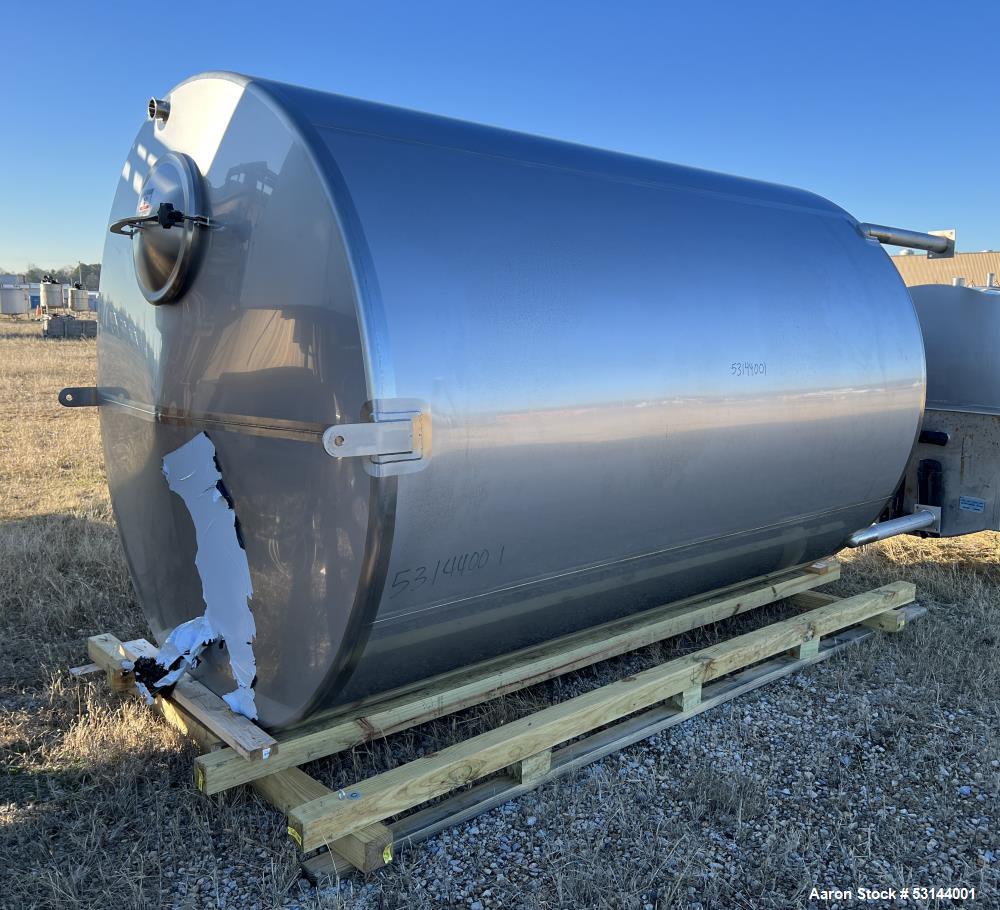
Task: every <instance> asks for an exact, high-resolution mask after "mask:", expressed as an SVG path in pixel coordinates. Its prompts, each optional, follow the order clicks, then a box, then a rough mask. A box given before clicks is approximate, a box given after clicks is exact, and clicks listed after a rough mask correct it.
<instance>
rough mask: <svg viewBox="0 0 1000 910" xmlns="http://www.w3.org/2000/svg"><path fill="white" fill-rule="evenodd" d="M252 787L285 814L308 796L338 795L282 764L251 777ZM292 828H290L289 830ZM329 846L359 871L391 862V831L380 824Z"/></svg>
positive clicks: (306, 799) (373, 868)
mask: <svg viewBox="0 0 1000 910" xmlns="http://www.w3.org/2000/svg"><path fill="white" fill-rule="evenodd" d="M252 786H253V788H254V789H255V790H256V791H257V792H258V793H259V794H260V795H261V796H263V797H264V799H266V800H267V801H268V802H269V803H270V804H271V805H272V806H274V807H275V808H277V809H279V810H280V811H281V812H284V813H285V815H287V814H288V813H289V812H291V811H292V810H294V809H296V808H298V807H299V806H301V805H302V804H304V803H308V802H310V801H311V800H315V799H322V798H324V797H330V798H334V799H336V798H337V794H336V793H335V792H334V791H333V790H331V789H330V788H329V787H327V786H326V785H325V784H322V783H320V782H319V781H318V780H316V778H314V777H310V776H309V775H308V774H306V772H305V771H303V770H302V769H301V768H285V769H284V770H282V771H276V772H275V773H274V774H268V775H267V776H266V777H261V778H259V779H258V780H255V781H253V783H252ZM291 830H292V829H289V831H290V832H291ZM328 846H329V848H330V850H332V851H333V852H334V853H336V854H337V856H338V857H339V858H341V859H344V860H346V861H347V862H348V863H350V864H351V866H353V867H354V868H356V869H360V870H361V871H362V872H365V873H368V872H373V871H374V870H375V869H380V868H381V867H382V866H384V865H386V863H390V862H392V832H391V831H390V830H389V829H388V828H387V827H386V826H385V825H383V824H380V823H376V824H373V825H367V826H366V827H364V828H361V829H360V830H359V831H356V832H354V833H353V834H348V835H347V836H346V837H339V838H337V839H336V840H334V841H331V842H330V844H329V845H328Z"/></svg>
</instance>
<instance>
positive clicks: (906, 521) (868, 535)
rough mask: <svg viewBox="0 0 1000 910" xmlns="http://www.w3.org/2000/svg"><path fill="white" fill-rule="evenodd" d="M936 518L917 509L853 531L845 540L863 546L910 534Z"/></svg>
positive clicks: (928, 525) (933, 521)
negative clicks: (910, 513)
mask: <svg viewBox="0 0 1000 910" xmlns="http://www.w3.org/2000/svg"><path fill="white" fill-rule="evenodd" d="M937 520H938V516H937V515H936V514H935V513H934V512H930V511H925V510H923V509H918V510H917V511H916V512H914V513H913V514H912V515H903V516H901V517H900V518H893V519H891V520H890V521H880V522H877V523H876V524H873V525H872V526H871V527H868V528H865V529H864V530H863V531H855V532H854V533H853V534H852V535H851V536H850V537H849V538H848V540H847V545H848V546H849V547H863V546H864V545H865V544H869V543H876V542H877V541H879V540H886V539H887V538H889V537H896V536H897V535H899V534H910V533H912V532H913V531H919V530H921V529H922V528H928V527H930V526H931V525H932V524H934V523H935V522H936V521H937Z"/></svg>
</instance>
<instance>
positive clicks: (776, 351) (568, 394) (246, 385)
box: [98, 73, 924, 728]
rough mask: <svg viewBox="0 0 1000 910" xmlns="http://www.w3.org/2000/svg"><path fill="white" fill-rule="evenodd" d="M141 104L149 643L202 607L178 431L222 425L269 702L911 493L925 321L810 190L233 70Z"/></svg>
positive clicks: (127, 366)
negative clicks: (908, 478) (177, 458)
mask: <svg viewBox="0 0 1000 910" xmlns="http://www.w3.org/2000/svg"><path fill="white" fill-rule="evenodd" d="M151 114H152V115H153V116H154V118H155V119H153V120H152V121H151V122H148V123H147V124H146V125H144V126H143V127H142V128H141V129H140V131H139V133H138V135H137V137H136V140H135V143H134V144H133V146H132V149H131V150H130V151H129V153H128V159H127V162H126V165H125V170H124V172H123V176H122V178H121V180H120V181H119V183H118V189H117V193H116V195H115V199H114V204H113V208H112V216H111V218H112V221H114V222H118V224H117V227H116V230H118V231H119V232H120V233H115V234H111V235H109V238H108V241H107V245H106V248H105V253H104V258H103V271H102V278H101V294H102V301H103V302H102V308H101V312H100V322H101V332H100V337H99V341H98V347H99V386H100V387H101V388H102V390H103V391H102V395H103V396H104V404H103V406H102V408H101V425H102V433H103V437H104V447H105V457H106V461H107V468H108V477H109V483H110V486H111V491H112V495H113V497H114V501H115V509H116V514H117V517H118V522H119V527H120V530H121V533H122V539H123V542H124V546H125V550H126V553H127V555H128V560H129V564H130V567H131V571H132V577H133V579H134V581H135V585H136V589H137V591H138V594H139V598H140V601H141V604H142V607H143V609H144V611H145V612H146V615H147V617H148V618H149V621H150V623H151V625H152V628H153V630H154V633H155V634H156V636H157V637H158V638H159V639H161V640H162V638H163V636H164V635H165V634H167V633H168V632H169V631H170V630H171V629H172V628H173V627H175V626H176V625H177V624H179V623H181V622H183V621H185V620H189V619H192V618H193V617H195V616H197V615H198V614H200V613H201V612H202V611H203V610H204V603H203V581H202V578H201V577H200V576H199V572H198V567H197V565H196V559H197V557H198V547H199V543H198V541H197V540H196V535H195V528H194V527H193V525H192V519H191V517H190V515H189V512H188V510H187V508H186V506H185V502H183V501H182V498H181V497H180V496H179V495H177V494H175V493H173V492H171V489H170V488H169V487H168V483H167V481H166V480H165V478H164V473H163V467H164V464H163V460H164V457H165V456H169V455H170V454H171V453H174V452H176V450H178V449H179V448H180V447H182V446H184V445H185V444H187V443H189V442H190V441H191V440H192V438H194V437H195V436H196V435H197V434H199V433H200V432H202V431H204V432H206V433H207V434H208V436H209V437H210V439H211V441H212V443H213V444H214V449H215V452H216V454H217V460H218V466H219V468H220V469H221V473H222V484H223V485H224V488H225V491H226V493H227V495H228V496H229V497H231V500H232V503H233V506H234V508H235V512H236V515H237V516H238V521H239V530H240V540H241V542H242V546H243V548H244V552H245V555H246V559H247V562H248V565H249V574H250V579H251V580H252V588H253V594H252V600H251V601H250V606H251V608H252V611H253V618H254V621H255V623H256V637H255V638H254V639H253V648H254V652H255V659H256V673H257V683H256V690H255V691H256V705H257V709H258V710H259V715H260V720H261V722H262V723H263V724H264V725H265V726H269V727H272V728H274V727H281V726H286V725H289V724H292V723H294V722H296V721H298V720H300V719H302V718H303V717H307V716H310V715H314V714H316V713H317V712H320V711H323V710H325V709H329V708H333V707H336V706H339V705H343V704H345V703H347V702H351V701H355V700H358V699H363V698H365V697H367V696H370V695H372V694H373V693H377V692H382V691H385V690H388V689H391V688H393V687H396V686H399V685H402V684H405V683H407V682H409V681H412V680H415V679H419V678H421V677H425V676H428V675H430V674H433V673H438V672H441V671H444V670H447V669H449V668H451V667H454V666H456V665H461V664H465V663H470V662H473V661H475V660H479V659H482V658H486V657H489V656H491V655H494V654H498V653H502V652H505V651H510V650H513V649H516V648H519V647H522V646H525V645H529V644H532V643H534V642H538V641H541V640H544V639H546V638H549V637H553V636H556V635H558V634H562V633H566V632H569V631H572V630H575V629H578V628H582V627H585V626H587V625H591V624H594V623H598V622H601V621H604V620H608V619H610V618H613V617H617V616H620V615H623V614H627V613H629V612H633V611H637V610H640V609H643V608H646V607H651V606H654V605H656V604H658V603H662V602H664V601H668V600H671V599H675V598H680V597H684V596H686V595H691V594H694V593H698V592H701V591H705V590H709V589H712V588H715V587H719V586H722V585H726V584H729V583H733V582H736V581H739V580H742V579H746V578H750V577H754V576H758V575H762V574H765V573H768V572H772V571H775V570H778V569H781V568H784V567H789V566H793V565H797V564H801V563H805V562H809V561H811V560H813V559H815V558H817V557H821V556H823V555H826V554H828V553H831V552H833V551H836V550H837V549H839V548H840V547H841V546H842V545H843V544H844V542H845V541H846V539H847V537H848V536H849V535H850V534H851V532H853V531H855V530H857V529H858V528H861V527H864V526H865V525H867V524H868V523H869V522H871V521H872V520H873V519H874V518H875V517H876V516H877V515H878V514H879V513H880V512H881V510H882V509H883V506H884V505H885V503H886V501H887V499H888V498H889V497H890V496H891V495H892V494H893V492H894V490H895V489H896V487H897V484H898V482H899V480H900V478H901V476H902V473H903V470H904V466H905V465H906V462H907V457H908V455H909V453H910V451H911V448H912V446H913V442H914V439H915V437H916V435H917V431H918V429H919V426H920V419H921V414H922V410H923V404H924V359H923V348H922V344H921V337H920V331H919V328H918V325H917V321H916V318H915V316H914V312H913V306H912V304H911V302H910V298H909V296H908V294H907V292H906V289H905V288H904V286H903V284H902V282H901V280H900V278H899V276H898V274H897V272H896V270H895V268H894V267H893V266H892V264H891V263H890V261H889V260H888V258H887V256H886V255H885V253H884V252H883V251H882V249H881V248H880V247H879V246H878V244H877V243H875V242H873V241H871V240H869V239H866V238H865V236H863V233H862V231H861V230H860V228H859V225H858V223H857V222H856V221H855V219H854V218H852V217H851V216H850V215H849V214H848V213H846V212H845V211H843V210H842V209H840V208H838V207H837V206H836V205H834V204H832V203H830V202H828V201H826V200H825V199H822V198H820V197H818V196H815V195H813V194H811V193H808V192H803V191H801V190H796V189H790V188H786V187H781V186H775V185H770V184H766V183H759V182H756V181H752V180H745V179H741V178H737V177H731V176H724V175H721V174H714V173H709V172H706V171H699V170H694V169H691V168H686V167H680V166H676V165H671V164H664V163H661V162H657V161H649V160H644V159H640V158H634V157H629V156H626V155H621V154H614V153H610V152H605V151H599V150H595V149H591V148H584V147H580V146H576V145H571V144H567V143H562V142H556V141H552V140H548V139H540V138H536V137H532V136H526V135H520V134H516V133H511V132H506V131H503V130H497V129H491V128H488V127H483V126H478V125H474V124H469V123H462V122H457V121H454V120H448V119H443V118H439V117H434V116H430V115H426V114H420V113H414V112H411V111H405V110H399V109H395V108H390V107H384V106H381V105H377V104H371V103H367V102H362V101H357V100H353V99H350V98H345V97H340V96H336V95H328V94H322V93H319V92H315V91H309V90H306V89H302V88H295V87H291V86H286V85H279V84H275V83H270V82H264V81H261V80H255V79H248V78H245V77H242V76H236V75H232V74H218V73H215V74H207V75H203V76H198V77H195V78H193V79H191V80H188V81H186V82H184V83H182V84H181V85H179V86H177V87H176V88H175V89H174V90H173V91H171V92H170V93H169V95H167V96H166V97H165V98H164V99H163V100H162V101H158V102H155V103H153V104H151ZM150 161H154V162H155V164H154V165H153V166H152V167H150V164H149V162H150ZM136 174H138V175H139V176H138V178H137V177H136V176H135V175H136ZM140 182H141V188H140V190H139V191H138V192H137V191H136V189H135V187H136V186H139V185H140ZM164 206H169V207H164ZM168 222H169V223H168ZM122 235H125V236H122ZM129 235H131V238H130V237H129ZM719 250H726V251H727V261H728V266H727V267H728V268H729V269H730V270H735V272H736V273H737V274H738V276H739V280H738V281H732V282H729V281H720V280H719V275H718V272H717V254H718V251H719ZM324 440H325V441H324ZM153 516H155V520H154V519H153V518H152V517H153ZM206 655H207V656H206V659H205V661H204V663H203V664H202V665H201V667H199V669H198V670H197V673H198V675H199V676H200V678H201V679H202V680H203V681H205V682H206V683H207V684H208V685H210V686H211V687H212V688H214V689H215V690H216V691H219V692H228V691H229V690H230V689H232V686H233V683H232V679H231V678H230V675H229V673H230V671H229V665H228V662H227V657H226V652H225V650H224V649H216V648H213V649H211V650H210V651H208V652H206Z"/></svg>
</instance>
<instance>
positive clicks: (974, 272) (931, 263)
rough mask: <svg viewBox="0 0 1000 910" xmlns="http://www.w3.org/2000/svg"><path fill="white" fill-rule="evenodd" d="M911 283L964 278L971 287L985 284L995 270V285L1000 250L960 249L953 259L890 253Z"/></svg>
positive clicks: (950, 281)
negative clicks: (969, 250) (978, 251)
mask: <svg viewBox="0 0 1000 910" xmlns="http://www.w3.org/2000/svg"><path fill="white" fill-rule="evenodd" d="M890 258H891V259H892V261H893V264H894V265H895V266H896V268H897V269H899V274H900V275H902V276H903V283H904V284H905V285H906V286H907V287H912V286H913V285H915V284H953V283H954V281H955V279H956V278H961V279H963V280H964V283H965V284H967V285H969V286H970V287H971V286H973V285H976V286H978V287H984V286H985V285H986V284H987V276H988V275H989V274H990V273H991V272H992V273H993V285H994V287H996V286H998V285H1000V252H996V251H994V250H985V251H983V252H982V253H956V254H955V256H954V258H952V259H928V258H927V257H926V256H914V255H902V256H892V257H890Z"/></svg>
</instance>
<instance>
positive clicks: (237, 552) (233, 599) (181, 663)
mask: <svg viewBox="0 0 1000 910" xmlns="http://www.w3.org/2000/svg"><path fill="white" fill-rule="evenodd" d="M163 473H164V476H166V478H167V485H168V486H169V487H170V489H171V490H173V492H175V493H176V494H177V495H178V496H180V497H181V499H182V500H184V504H185V505H186V506H187V509H188V512H189V513H190V515H191V521H192V522H193V523H194V529H195V540H196V544H197V552H196V555H195V560H194V561H195V565H196V566H197V568H198V574H199V575H200V576H201V584H202V594H203V596H204V599H205V612H204V614H203V615H202V616H199V617H197V618H195V619H191V620H188V621H187V622H185V623H181V624H180V625H179V626H177V627H176V628H175V629H174V630H173V632H171V633H170V635H169V637H168V638H167V640H166V641H165V642H164V643H163V647H162V648H161V649H160V653H159V657H158V658H157V659H158V662H159V663H160V664H161V665H162V666H163V667H164V668H165V669H168V670H170V668H171V667H174V669H173V670H171V672H169V673H167V675H166V676H164V677H163V679H162V680H159V681H158V683H157V685H169V684H171V683H173V682H176V681H177V679H179V678H180V676H181V675H182V674H183V673H184V672H185V671H186V670H187V669H189V668H190V666H191V665H192V664H193V663H194V662H195V660H196V659H197V657H198V654H199V653H200V652H201V651H202V650H203V649H204V648H205V647H206V645H208V644H209V643H210V642H213V641H216V640H219V639H221V640H222V641H223V642H225V647H226V653H227V654H228V657H229V667H230V670H231V671H232V674H233V679H235V681H236V689H235V690H233V691H232V692H230V693H229V694H228V695H224V696H222V697H223V698H224V699H225V701H226V703H227V704H228V705H229V707H230V708H232V710H233V711H235V712H236V713H237V714H243V715H245V716H246V717H249V718H251V719H253V718H256V717H257V707H256V705H255V703H254V692H253V682H254V678H255V677H256V674H257V662H256V660H255V658H254V653H253V641H254V638H255V637H256V635H257V629H256V626H255V624H254V619H253V614H252V613H251V612H250V604H249V601H250V598H251V597H252V596H253V585H252V584H251V581H250V566H249V563H248V562H247V555H246V551H245V550H244V549H243V547H242V546H241V545H240V541H239V537H238V536H237V534H236V513H235V512H234V511H233V510H232V509H231V508H230V507H229V503H228V502H227V500H226V498H225V496H223V495H222V492H221V491H220V489H219V481H221V480H222V474H221V473H220V472H219V469H218V466H217V464H216V460H215V446H214V445H213V444H212V440H211V439H209V438H208V436H206V435H205V434H204V433H199V434H198V435H197V436H195V437H194V438H193V439H192V440H190V441H189V442H186V443H185V444H184V445H182V446H181V447H180V448H179V449H176V450H174V451H173V452H171V453H170V454H169V455H166V456H164V458H163ZM175 664H176V666H174V665H175Z"/></svg>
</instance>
